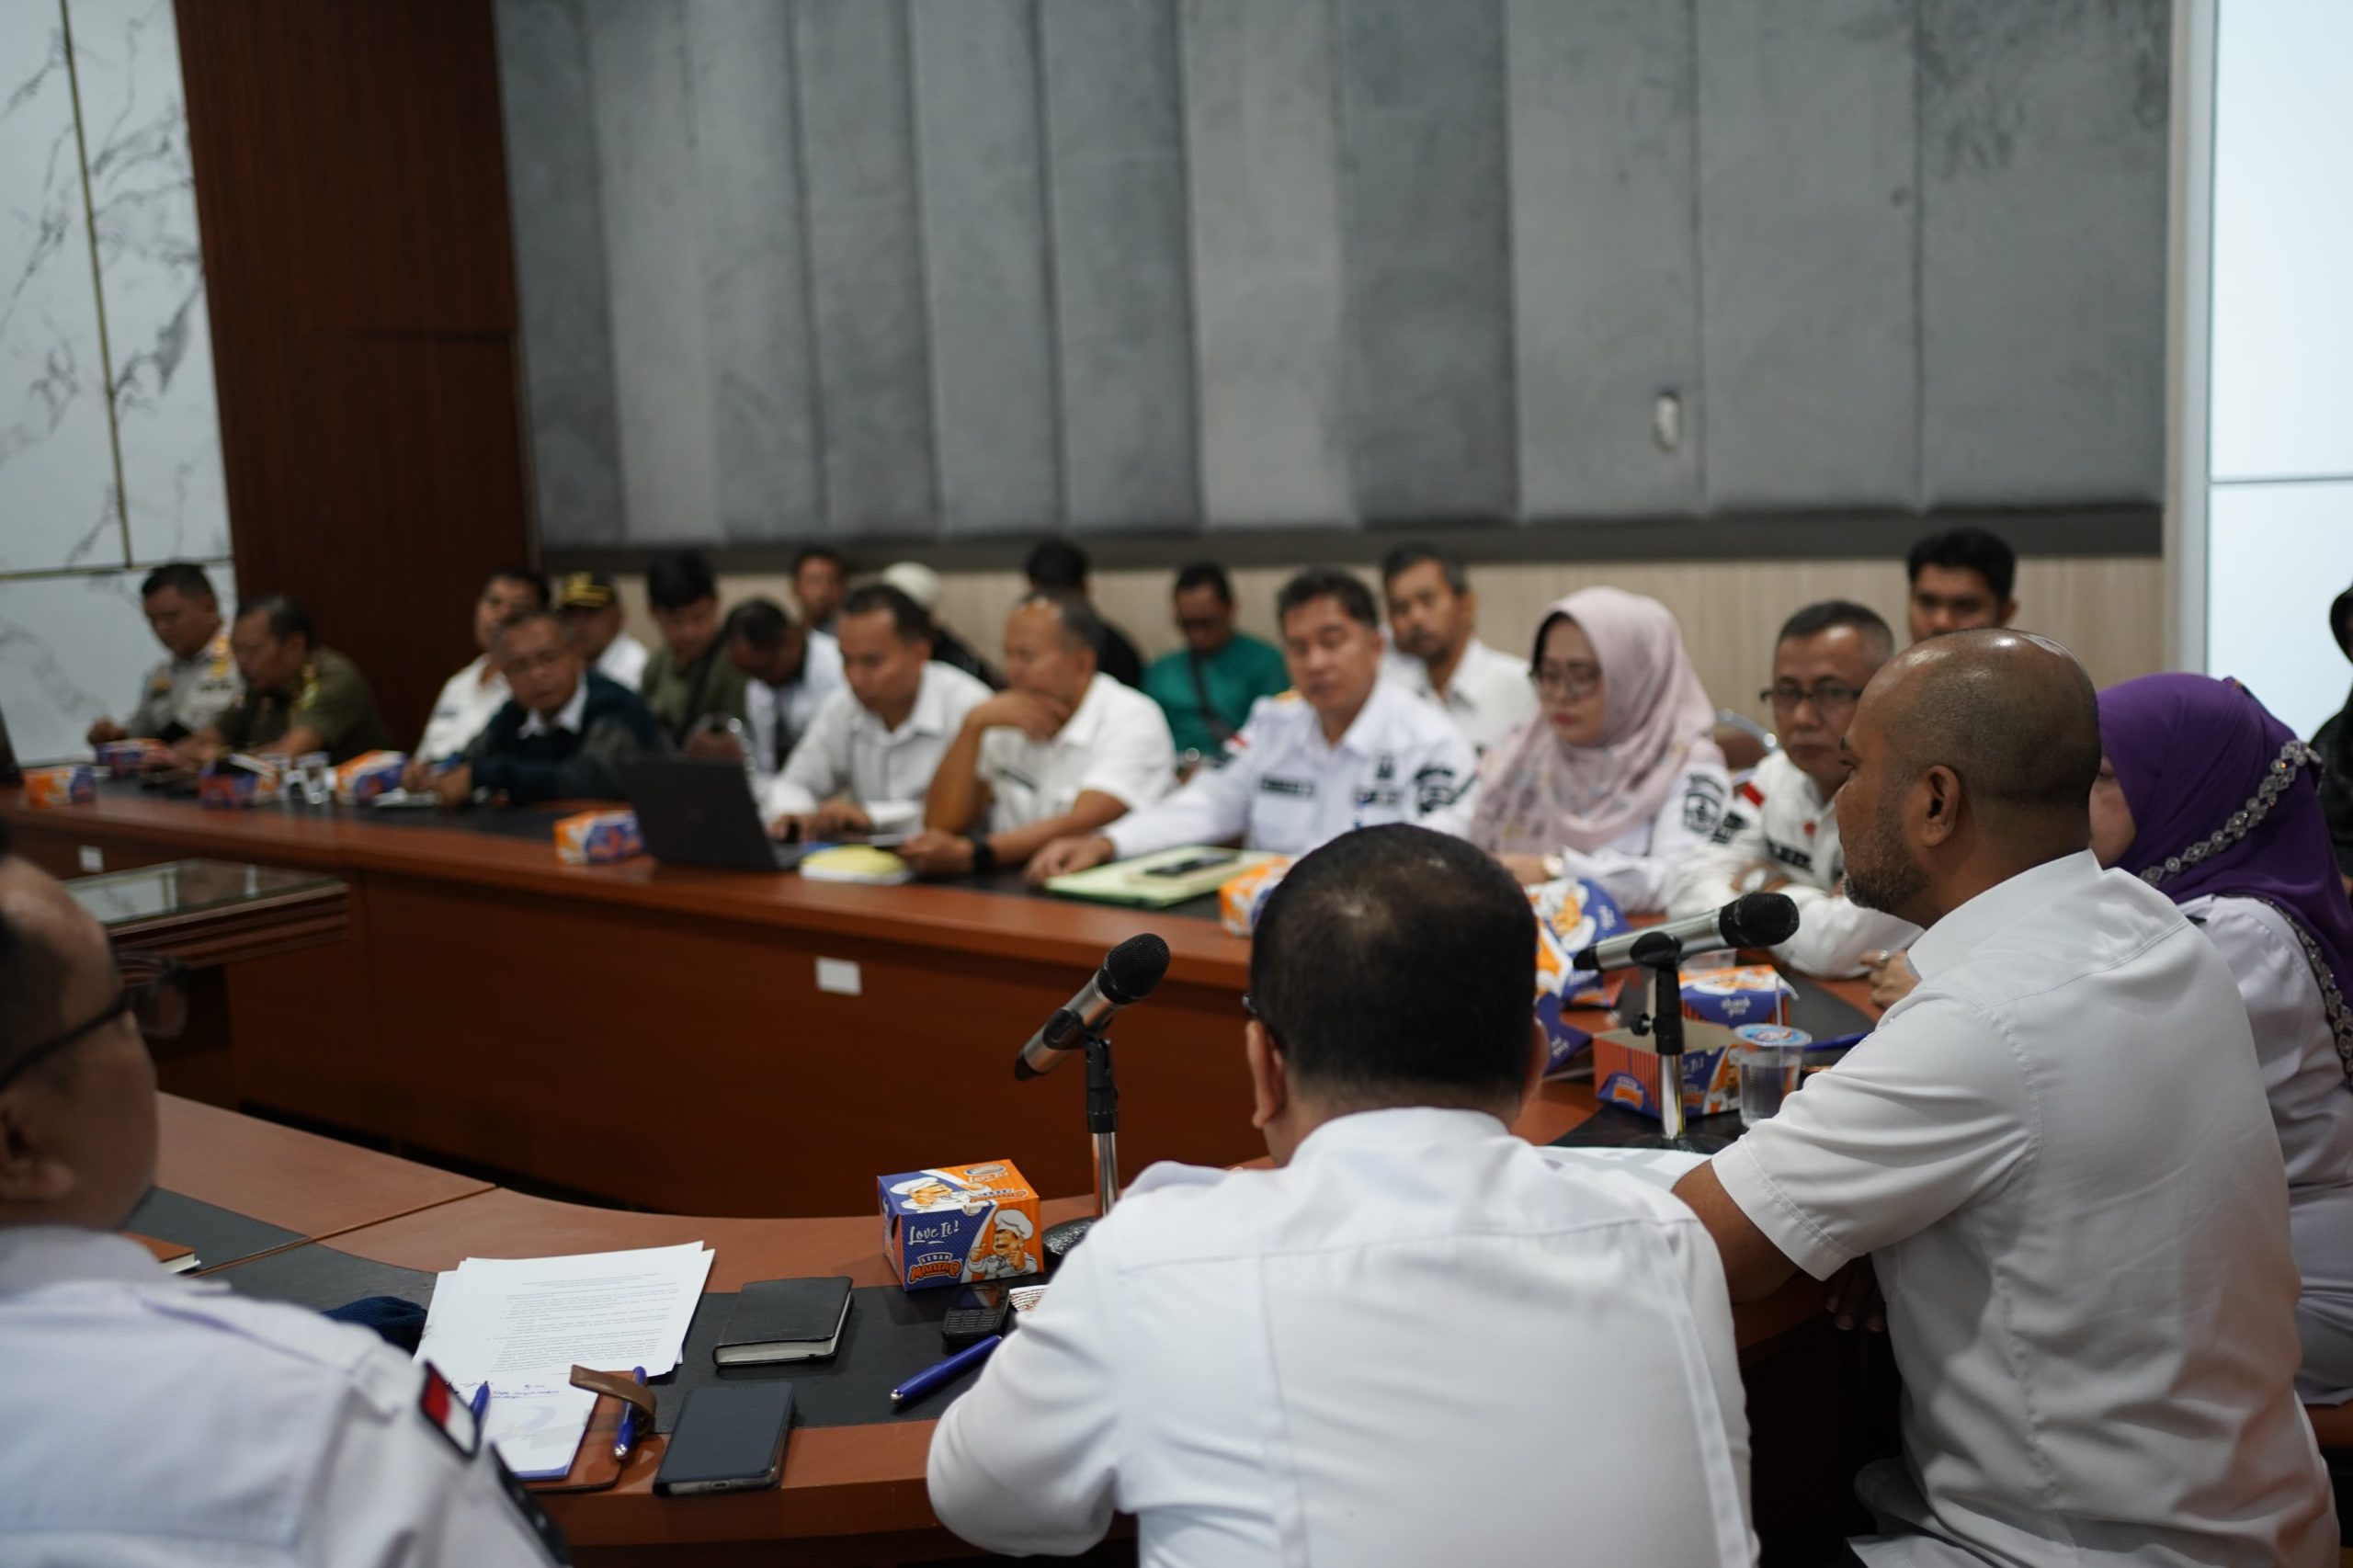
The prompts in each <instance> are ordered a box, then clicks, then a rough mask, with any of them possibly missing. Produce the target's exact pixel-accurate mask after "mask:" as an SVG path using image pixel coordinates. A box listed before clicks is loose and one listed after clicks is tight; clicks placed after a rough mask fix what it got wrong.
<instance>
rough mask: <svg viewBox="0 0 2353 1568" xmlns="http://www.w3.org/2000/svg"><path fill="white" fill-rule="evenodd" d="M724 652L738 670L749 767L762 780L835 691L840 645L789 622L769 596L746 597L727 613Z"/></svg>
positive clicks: (781, 766)
mask: <svg viewBox="0 0 2353 1568" xmlns="http://www.w3.org/2000/svg"><path fill="white" fill-rule="evenodd" d="M727 657H728V658H729V660H731V661H732V662H733V664H734V665H735V667H736V668H737V669H739V670H741V671H742V672H743V673H744V725H745V729H746V730H747V731H749V732H750V740H751V748H752V770H753V772H754V773H755V774H756V776H757V777H758V778H760V779H761V780H763V781H765V780H767V779H769V778H774V777H775V776H776V775H777V774H779V773H781V772H783V771H784V761H785V758H787V757H789V756H791V755H792V748H793V747H794V746H796V745H798V744H801V736H802V735H805V734H807V733H809V726H810V724H811V723H812V722H814V721H815V719H816V717H817V710H818V708H819V707H820V706H821V705H823V704H824V700H825V699H826V698H828V697H831V696H832V695H833V694H834V693H835V692H837V691H839V690H841V688H842V651H841V645H840V644H839V643H837V642H835V641H834V640H833V638H831V637H830V636H828V635H826V634H825V633H824V632H823V631H810V630H808V629H807V628H806V627H802V626H797V625H795V624H794V623H793V619H792V617H791V616H790V615H788V614H787V613H785V608H784V607H783V606H782V605H780V604H778V603H777V602H776V601H775V600H774V599H748V600H746V601H745V602H744V603H742V604H740V605H737V606H736V607H735V608H733V609H732V610H730V611H729V612H728V614H727Z"/></svg>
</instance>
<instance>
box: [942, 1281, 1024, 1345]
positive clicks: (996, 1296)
mask: <svg viewBox="0 0 2353 1568" xmlns="http://www.w3.org/2000/svg"><path fill="white" fill-rule="evenodd" d="M1011 1310H1012V1304H1011V1303H1010V1302H1008V1301H1006V1299H1005V1287H1004V1286H1002V1285H966V1286H963V1287H961V1289H959V1290H957V1292H956V1298H955V1300H953V1301H949V1303H948V1315H947V1316H946V1317H945V1318H942V1319H941V1320H940V1323H939V1337H940V1338H942V1339H944V1340H946V1341H947V1342H948V1343H949V1344H950V1345H970V1344H972V1341H974V1340H976V1339H986V1338H987V1337H988V1336H989V1335H992V1334H1002V1333H1004V1332H1005V1316H1006V1312H1009V1311H1011Z"/></svg>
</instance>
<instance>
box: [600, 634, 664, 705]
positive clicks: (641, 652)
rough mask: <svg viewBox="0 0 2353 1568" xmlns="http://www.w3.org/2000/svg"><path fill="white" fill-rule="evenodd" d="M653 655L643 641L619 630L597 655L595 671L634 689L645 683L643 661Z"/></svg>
mask: <svg viewBox="0 0 2353 1568" xmlns="http://www.w3.org/2000/svg"><path fill="white" fill-rule="evenodd" d="M653 656H654V655H653V654H651V653H647V652H646V651H645V644H644V643H642V642H639V641H638V640H637V639H636V638H634V637H631V635H630V634H629V633H628V632H626V631H623V632H619V633H617V634H616V635H615V636H614V638H613V640H612V641H611V642H608V643H606V644H605V651H604V652H603V653H599V654H597V674H598V675H601V676H604V677H605V678H606V679H607V680H617V681H619V682H620V683H621V684H622V685H623V686H625V687H629V688H630V689H631V691H636V690H638V689H639V688H641V687H642V686H643V685H644V684H645V662H646V661H647V660H648V659H650V658H652V657H653Z"/></svg>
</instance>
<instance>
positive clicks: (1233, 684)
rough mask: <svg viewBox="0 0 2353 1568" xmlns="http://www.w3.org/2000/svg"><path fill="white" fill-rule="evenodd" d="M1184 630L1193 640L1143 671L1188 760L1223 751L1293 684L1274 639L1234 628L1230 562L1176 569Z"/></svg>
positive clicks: (1179, 622)
mask: <svg viewBox="0 0 2353 1568" xmlns="http://www.w3.org/2000/svg"><path fill="white" fill-rule="evenodd" d="M1176 630H1177V631H1179V632H1180V633H1182V634H1183V636H1184V639H1185V645H1184V646H1183V647H1182V648H1179V649H1178V650H1177V651H1176V652H1175V653H1163V654H1162V655H1161V656H1160V657H1158V658H1157V659H1154V660H1153V662H1152V665H1151V666H1150V667H1149V668H1147V669H1146V670H1145V671H1144V672H1143V690H1144V695H1145V696H1147V697H1149V698H1151V699H1153V700H1154V702H1157V703H1159V704H1160V710H1161V711H1162V712H1163V713H1165V714H1166V715H1167V716H1168V730H1169V734H1170V735H1171V737H1172V738H1173V739H1174V740H1175V741H1176V751H1177V760H1178V762H1179V763H1180V764H1186V763H1192V764H1198V763H1199V761H1201V760H1202V759H1203V758H1207V757H1213V756H1217V755H1218V754H1219V753H1220V752H1222V751H1223V750H1224V749H1225V746H1226V743H1227V742H1229V741H1231V740H1233V737H1234V736H1235V735H1237V734H1239V733H1241V732H1242V726H1243V724H1244V722H1245V721H1247V720H1248V719H1249V717H1250V709H1251V706H1252V705H1253V704H1255V703H1256V701H1257V700H1258V699H1260V698H1262V697H1274V696H1278V695H1279V694H1280V693H1281V692H1282V691H1283V690H1284V689H1285V688H1287V687H1289V686H1290V672H1289V671H1287V670H1285V669H1284V668H1283V656H1282V654H1281V653H1279V652H1277V651H1276V648H1275V646H1274V644H1273V643H1271V642H1259V641H1258V639H1256V637H1252V636H1249V635H1247V634H1246V633H1244V632H1241V631H1235V630H1234V628H1233V584H1232V583H1231V582H1229V581H1227V579H1226V575H1225V568H1224V567H1222V566H1219V565H1215V564H1213V563H1211V562H1196V563H1195V564H1193V565H1190V566H1188V567H1186V568H1185V569H1184V570H1183V571H1181V572H1179V573H1177V574H1176Z"/></svg>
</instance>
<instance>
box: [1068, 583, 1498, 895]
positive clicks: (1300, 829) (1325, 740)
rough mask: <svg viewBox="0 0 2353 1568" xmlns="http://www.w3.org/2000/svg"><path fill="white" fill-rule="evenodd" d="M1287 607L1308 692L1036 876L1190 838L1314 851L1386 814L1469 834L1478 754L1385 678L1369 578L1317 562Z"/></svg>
mask: <svg viewBox="0 0 2353 1568" xmlns="http://www.w3.org/2000/svg"><path fill="white" fill-rule="evenodd" d="M1275 614H1276V619H1277V620H1278V621H1279V624H1280V625H1281V627H1282V634H1283V661H1284V663H1285V664H1286V665H1289V666H1290V678H1291V682H1292V686H1293V688H1294V689H1293V690H1292V691H1290V692H1287V693H1285V694H1284V695H1282V696H1280V697H1269V698H1265V699H1261V700H1260V701H1259V702H1258V703H1257V704H1256V705H1255V706H1254V707H1253V708H1252V709H1251V710H1250V718H1249V722H1246V723H1245V724H1244V725H1243V726H1242V733H1240V734H1239V735H1236V736H1235V737H1234V738H1233V743H1232V744H1229V745H1228V746H1227V747H1226V750H1225V755H1224V756H1223V757H1222V759H1221V761H1220V763H1219V765H1218V766H1217V767H1214V768H1206V769H1203V770H1202V771H1201V772H1199V773H1196V774H1195V775H1193V777H1192V778H1190V779H1188V780H1187V781H1186V783H1185V785H1184V787H1183V788H1181V789H1179V790H1176V793H1174V794H1172V795H1170V796H1169V797H1168V798H1167V799H1166V800H1165V801H1161V802H1160V803H1159V804H1158V805H1155V806H1151V807H1147V808H1146V809H1144V810H1142V811H1139V812H1130V813H1129V814H1128V815H1126V816H1124V817H1121V818H1120V820H1119V821H1117V822H1115V823H1113V824H1111V825H1110V826H1108V828H1105V829H1103V830H1102V831H1101V832H1099V833H1096V834H1093V835H1083V834H1074V835H1071V836H1070V837H1067V838H1058V839H1056V840H1054V841H1053V842H1052V843H1051V844H1049V845H1047V846H1045V847H1044V848H1042V849H1040V850H1039V851H1038V853H1037V854H1036V855H1034V856H1032V857H1031V858H1030V861H1029V880H1030V881H1033V882H1038V881H1045V880H1046V879H1047V878H1050V877H1058V876H1061V875H1063V874H1064V873H1065V872H1070V871H1083V870H1085V869H1087V868H1088V867H1090V866H1099V865H1102V864H1103V863H1104V862H1105V861H1107V860H1112V859H1126V858H1130V857H1131V856H1136V855H1149V854H1151V853H1153V852H1154V850H1159V849H1173V848H1176V846H1180V845H1186V844H1237V843H1238V844H1241V845H1242V846H1245V847H1246V848H1251V849H1266V850H1271V851H1273V852H1275V853H1276V854H1279V855H1304V854H1305V853H1307V851H1309V850H1311V849H1313V848H1314V847H1315V846H1318V845H1320V844H1324V843H1328V842H1329V841H1330V840H1332V839H1334V838H1336V837H1337V836H1338V835H1341V834H1344V833H1347V832H1348V831H1349V830H1350V829H1352V828H1359V827H1370V826H1372V825H1373V824H1377V823H1393V822H1412V823H1419V824H1423V825H1424V826H1427V827H1434V828H1437V829H1438V830H1440V831H1441V832H1446V833H1460V832H1461V831H1462V829H1463V827H1464V825H1465V824H1467V823H1468V822H1469V820H1470V805H1471V800H1472V793H1473V791H1475V790H1476V789H1477V788H1478V782H1479V761H1478V758H1477V756H1474V755H1473V754H1472V750H1471V743H1470V742H1469V741H1467V740H1465V739H1464V738H1463V735H1462V732H1461V730H1458V729H1456V728H1455V727H1454V725H1453V723H1452V722H1450V721H1449V720H1448V719H1447V718H1446V716H1445V715H1444V714H1442V713H1440V712H1439V711H1438V710H1437V709H1435V708H1433V707H1431V706H1430V705H1429V704H1428V703H1427V702H1423V701H1421V700H1419V699H1416V698H1414V697H1411V696H1409V695H1407V694H1406V693H1405V692H1404V690H1403V689H1402V688H1400V687H1397V686H1396V685H1394V684H1392V682H1389V681H1385V680H1383V679H1381V625H1380V619H1379V617H1378V615H1377V614H1376V613H1375V611H1374V609H1373V608H1372V595H1371V594H1370V592H1368V591H1367V590H1366V588H1365V585H1363V584H1362V583H1360V582H1358V581H1357V579H1356V578H1355V577H1354V576H1353V575H1351V574H1348V573H1347V572H1343V571H1340V570H1339V569H1338V568H1336V567H1329V566H1311V567H1309V568H1308V569H1307V570H1306V571H1304V572H1302V573H1300V574H1298V575H1297V576H1295V577H1293V578H1292V579H1291V580H1290V582H1289V583H1288V584H1286V585H1284V586H1283V591H1282V593H1281V594H1280V595H1279V596H1278V597H1277V598H1276V600H1275Z"/></svg>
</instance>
